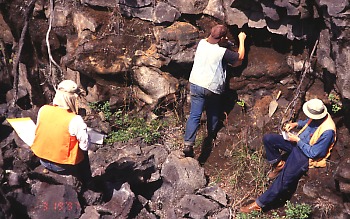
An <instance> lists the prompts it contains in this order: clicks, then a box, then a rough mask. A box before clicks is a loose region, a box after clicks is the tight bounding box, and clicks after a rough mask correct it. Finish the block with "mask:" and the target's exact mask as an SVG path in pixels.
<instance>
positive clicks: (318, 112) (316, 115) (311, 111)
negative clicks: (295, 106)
mask: <svg viewBox="0 0 350 219" xmlns="http://www.w3.org/2000/svg"><path fill="white" fill-rule="evenodd" d="M303 111H304V113H305V115H306V116H307V117H309V118H310V119H322V118H324V117H325V116H326V115H327V113H328V112H327V107H326V106H325V105H324V104H323V102H322V101H321V100H319V99H311V100H309V101H307V102H306V103H304V105H303Z"/></svg>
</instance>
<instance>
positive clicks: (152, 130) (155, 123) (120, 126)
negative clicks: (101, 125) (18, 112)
mask: <svg viewBox="0 0 350 219" xmlns="http://www.w3.org/2000/svg"><path fill="white" fill-rule="evenodd" d="M114 116H115V121H114V125H115V126H116V127H117V130H115V131H112V132H110V133H109V134H108V136H107V138H106V143H110V144H111V143H114V142H117V141H121V142H126V141H128V140H130V139H133V138H141V139H142V140H143V141H144V142H145V143H147V144H151V143H155V142H156V141H157V140H159V139H160V138H161V130H162V129H163V127H165V125H166V122H164V121H162V120H152V121H151V122H147V121H146V120H145V119H144V118H137V117H130V116H129V115H127V114H125V115H124V114H123V113H122V112H121V111H117V112H116V113H115V114H114Z"/></svg>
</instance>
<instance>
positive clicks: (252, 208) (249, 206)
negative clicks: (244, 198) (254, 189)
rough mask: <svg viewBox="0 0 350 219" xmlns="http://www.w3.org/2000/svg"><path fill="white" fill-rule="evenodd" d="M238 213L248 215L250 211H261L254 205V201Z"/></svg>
mask: <svg viewBox="0 0 350 219" xmlns="http://www.w3.org/2000/svg"><path fill="white" fill-rule="evenodd" d="M239 211H240V212H242V213H250V212H252V211H261V207H260V206H259V205H258V204H257V203H256V201H254V202H252V203H250V204H249V205H246V206H243V207H241V208H240V209H239Z"/></svg>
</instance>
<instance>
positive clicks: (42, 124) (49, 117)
mask: <svg viewBox="0 0 350 219" xmlns="http://www.w3.org/2000/svg"><path fill="white" fill-rule="evenodd" d="M78 91H79V89H78V86H77V84H76V83H75V82H74V81H71V80H64V81H62V82H61V83H60V84H59V85H58V88H57V90H56V94H55V97H54V99H53V105H44V106H42V107H41V108H40V110H39V112H38V118H37V128H36V131H35V138H34V143H33V145H32V146H31V149H32V151H33V152H34V154H35V155H36V156H38V157H39V158H40V163H41V164H42V165H43V166H44V167H45V168H46V169H48V170H50V171H53V172H56V173H59V174H70V175H75V176H76V177H78V179H79V180H81V181H82V182H83V183H87V181H89V180H90V178H91V169H90V163H89V159H88V156H87V149H88V147H89V140H88V134H87V125H86V124H85V122H84V120H83V119H82V117H81V116H80V115H78V106H77V97H78Z"/></svg>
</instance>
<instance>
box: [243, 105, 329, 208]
mask: <svg viewBox="0 0 350 219" xmlns="http://www.w3.org/2000/svg"><path fill="white" fill-rule="evenodd" d="M303 112H304V113H305V115H306V116H307V117H309V119H306V120H304V121H302V120H299V121H298V122H292V123H288V124H286V126H285V127H284V129H285V131H286V135H285V136H284V137H283V136H282V135H279V134H267V135H264V137H263V143H264V146H265V150H266V158H267V160H268V162H269V163H270V164H272V167H273V169H272V170H271V171H270V173H269V174H268V178H270V179H271V180H273V179H274V181H273V183H272V184H271V186H270V187H269V188H268V189H267V190H266V191H265V192H264V193H263V194H262V195H261V196H259V197H258V198H257V199H256V200H255V201H254V202H253V203H251V204H249V205H247V206H244V207H242V208H241V209H240V211H241V212H243V213H250V212H252V211H261V210H262V209H264V208H270V207H271V205H273V203H274V202H275V201H278V200H279V198H283V196H284V195H286V193H287V192H289V191H291V190H293V189H295V188H296V186H297V184H298V181H299V179H300V178H301V177H302V176H303V175H304V174H305V173H306V172H307V171H308V169H309V168H314V167H325V166H326V159H327V158H328V157H329V156H330V152H331V150H332V148H333V145H334V143H335V141H336V126H335V124H334V122H333V120H332V118H331V116H330V114H329V113H328V112H327V107H326V106H325V105H324V104H323V102H322V101H321V100H319V99H311V100H309V101H307V102H306V103H304V105H303ZM296 127H297V128H301V130H300V131H299V132H298V133H297V134H293V133H291V132H290V131H291V130H292V129H293V128H296ZM281 150H282V151H285V152H287V154H288V158H287V159H286V160H283V159H282V154H281Z"/></svg>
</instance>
